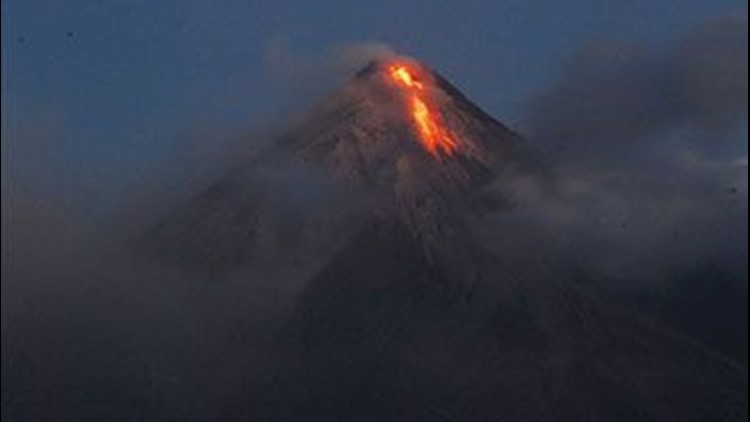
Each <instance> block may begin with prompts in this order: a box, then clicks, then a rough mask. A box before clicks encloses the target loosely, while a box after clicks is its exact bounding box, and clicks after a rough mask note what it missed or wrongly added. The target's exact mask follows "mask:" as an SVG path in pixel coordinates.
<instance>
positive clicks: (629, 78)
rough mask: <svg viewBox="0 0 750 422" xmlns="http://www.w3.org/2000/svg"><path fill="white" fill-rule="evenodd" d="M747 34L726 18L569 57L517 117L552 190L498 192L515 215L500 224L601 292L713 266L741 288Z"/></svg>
mask: <svg viewBox="0 0 750 422" xmlns="http://www.w3.org/2000/svg"><path fill="white" fill-rule="evenodd" d="M747 33H748V29H747V16H746V14H743V15H731V16H728V17H724V18H721V19H717V20H714V21H711V22H709V23H707V24H704V25H701V26H700V27H698V28H697V29H695V30H693V31H691V32H690V33H689V34H687V35H686V36H685V37H683V38H682V39H681V40H680V41H679V42H678V43H676V45H674V46H672V47H670V48H667V49H665V50H662V51H657V50H653V49H650V48H648V47H647V46H639V45H634V44H627V43H622V42H604V41H598V42H596V43H590V44H589V45H588V46H586V47H585V48H584V49H583V50H581V51H579V52H577V53H576V54H574V55H573V57H572V58H571V60H570V64H569V65H568V67H567V68H566V70H565V71H564V72H563V75H562V77H561V78H560V79H559V80H558V81H557V82H556V83H555V84H554V85H553V86H552V87H551V88H550V89H549V90H548V91H547V92H544V93H542V94H540V95H538V96H537V97H536V98H535V99H534V100H533V101H532V102H531V106H530V108H529V113H528V122H529V128H530V135H531V136H530V138H531V141H532V142H534V143H535V144H536V145H537V146H538V147H539V148H540V149H541V150H543V151H545V152H546V153H547V154H548V158H549V161H550V162H551V163H553V164H552V167H553V168H552V170H551V176H550V177H551V179H552V186H553V187H552V188H551V190H550V189H547V190H540V189H539V185H540V183H539V181H538V180H536V181H533V180H532V181H529V180H521V181H517V182H516V183H515V184H514V186H512V187H506V189H507V190H509V191H510V192H511V193H510V194H511V195H512V196H513V197H514V199H515V201H517V202H518V203H519V206H518V208H517V211H513V212H511V213H510V214H509V215H508V216H502V218H501V219H500V220H501V221H503V219H510V220H513V219H521V220H525V221H526V222H527V223H528V226H529V230H527V232H533V230H531V229H530V228H531V227H536V230H537V231H541V233H542V236H544V237H548V238H549V239H551V241H550V240H548V241H547V244H550V245H556V247H555V250H553V251H549V253H550V254H552V255H554V256H556V257H565V258H566V259H567V260H569V261H573V262H575V263H576V264H577V265H579V266H582V267H586V268H588V269H589V270H594V271H596V272H597V273H601V274H603V275H605V276H608V277H609V278H612V279H618V280H628V282H629V283H633V284H639V283H634V280H640V281H641V283H640V285H642V284H643V283H644V282H645V283H646V284H653V283H656V284H659V283H660V282H663V280H665V279H667V278H668V274H670V272H674V271H677V269H684V268H688V267H690V266H700V265H704V264H706V263H707V262H721V264H722V265H726V266H728V267H729V268H731V270H732V272H733V273H735V274H738V275H740V278H741V279H745V280H746V278H747V263H746V260H745V258H744V257H745V256H746V253H747V175H748V173H747V170H748V169H747V152H746V151H747V150H746V148H747V147H746V142H747V140H746V139H742V136H741V135H740V134H738V133H737V132H738V130H740V129H741V126H742V125H743V123H744V124H746V121H747V117H746V116H747V87H748V83H747ZM743 144H744V145H745V146H744V148H743V146H742V145H743ZM547 182H549V180H548V181H547ZM542 185H544V186H547V187H548V188H549V186H550V185H549V183H542ZM506 223H507V221H504V222H503V226H504V225H505V224H506ZM558 239H560V240H559V241H558ZM601 274H600V275H601ZM660 280H661V281H660Z"/></svg>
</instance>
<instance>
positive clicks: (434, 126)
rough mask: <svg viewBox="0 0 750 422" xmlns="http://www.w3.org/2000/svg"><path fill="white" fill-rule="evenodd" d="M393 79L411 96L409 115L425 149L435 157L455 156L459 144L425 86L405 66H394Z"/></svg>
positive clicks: (392, 70) (392, 68) (392, 69)
mask: <svg viewBox="0 0 750 422" xmlns="http://www.w3.org/2000/svg"><path fill="white" fill-rule="evenodd" d="M391 78H392V79H393V80H394V81H395V82H397V83H398V84H399V85H400V86H401V87H402V88H403V89H404V90H405V92H406V93H407V94H408V95H409V98H410V101H409V104H408V106H409V113H410V114H411V118H412V120H413V121H414V126H415V128H416V131H417V134H418V135H419V140H420V142H421V143H422V145H423V146H424V148H425V149H426V150H427V151H428V152H429V153H430V154H432V155H433V156H435V157H439V156H440V154H441V153H442V154H444V155H446V156H451V155H453V153H454V152H455V151H456V149H457V148H458V143H457V142H456V141H455V140H454V139H453V137H452V136H451V134H450V132H449V131H448V129H446V128H445V124H444V123H443V119H442V117H441V116H440V113H439V112H437V111H436V108H435V107H432V106H431V105H430V102H429V98H428V95H427V93H426V92H425V90H424V85H423V84H422V83H421V82H420V81H419V80H417V79H416V78H415V77H414V75H413V74H412V72H410V71H409V69H408V68H407V67H406V66H404V65H394V66H392V67H391Z"/></svg>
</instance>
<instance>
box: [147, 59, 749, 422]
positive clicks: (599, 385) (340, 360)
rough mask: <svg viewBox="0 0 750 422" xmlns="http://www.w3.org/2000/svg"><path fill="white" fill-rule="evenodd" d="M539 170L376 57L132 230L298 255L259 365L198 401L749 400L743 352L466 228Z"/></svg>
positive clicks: (650, 407)
mask: <svg viewBox="0 0 750 422" xmlns="http://www.w3.org/2000/svg"><path fill="white" fill-rule="evenodd" d="M268 169H272V170H270V171H269V170H268ZM301 169H306V170H304V171H303V170H301ZM534 171H535V169H534V165H533V164H532V160H531V158H530V157H529V156H528V155H527V154H526V153H525V148H524V146H523V142H522V140H521V138H520V137H519V136H518V135H517V134H516V133H514V132H513V131H511V130H509V129H508V128H507V127H505V126H504V125H502V124H501V123H499V122H497V121H496V120H495V119H493V118H492V117H490V116H488V115H487V114H486V113H484V112H483V111H482V110H480V109H479V108H478V107H477V106H476V105H474V104H473V103H472V102H471V101H470V100H468V99H467V98H466V97H465V96H464V95H462V94H461V93H460V92H459V91H458V90H457V89H456V88H454V87H453V86H452V85H451V84H450V83H449V82H448V81H446V80H445V79H444V78H442V77H441V76H439V75H438V74H437V73H435V72H433V71H432V70H430V69H428V68H427V67H426V66H424V65H422V64H420V63H417V62H415V61H412V60H409V59H393V60H384V61H376V62H373V63H372V64H370V65H369V66H367V67H366V68H365V69H363V70H362V71H361V72H359V73H358V74H357V75H356V76H355V77H354V78H353V79H352V80H351V81H350V82H349V83H348V84H346V85H344V86H343V87H342V88H340V89H339V90H337V91H335V92H334V93H333V94H332V95H330V96H329V97H328V98H326V99H325V100H324V101H323V102H322V103H320V104H319V105H318V106H317V107H315V108H314V109H313V110H312V111H311V112H310V113H309V114H308V115H307V116H306V117H305V118H304V119H302V120H301V121H300V122H299V123H298V124H296V125H295V126H294V127H293V128H292V129H291V130H289V131H288V132H287V133H286V134H285V135H284V136H282V137H281V139H279V141H278V142H277V143H276V144H274V145H273V147H272V148H270V149H269V151H267V153H265V154H263V155H261V156H260V157H259V158H257V159H255V160H254V161H249V162H246V163H242V164H241V165H238V166H237V167H236V168H235V169H233V170H232V171H231V172H230V173H229V175H228V176H227V177H226V178H224V179H223V180H221V181H219V182H217V183H216V184H215V185H214V186H212V187H211V188H209V189H208V190H206V191H205V192H204V193H203V194H201V195H199V196H197V197H196V198H194V199H193V200H192V201H191V202H189V203H188V204H187V205H186V206H184V207H183V208H179V209H177V210H175V212H174V213H173V214H172V215H171V216H169V217H168V218H167V219H165V220H164V221H163V222H162V223H161V224H159V225H157V226H155V227H154V228H153V229H152V230H150V231H149V233H148V234H147V235H146V236H145V237H144V239H142V240H141V242H142V243H141V244H142V245H144V249H146V250H148V251H149V253H150V255H151V256H152V257H158V258H159V259H164V258H167V259H169V260H171V261H172V262H177V263H179V265H181V266H185V267H188V268H191V269H193V270H194V271H206V272H207V273H208V274H213V275H216V276H217V277H219V275H220V274H224V273H227V272H231V271H233V270H234V269H236V268H239V267H242V266H254V265H255V266H263V265H265V266H271V267H273V266H286V265H297V264H298V263H299V262H300V260H302V261H305V262H306V263H307V264H305V265H307V266H306V267H305V268H306V269H305V271H301V272H300V273H299V274H300V275H299V277H300V278H301V280H300V284H301V285H302V286H303V288H302V291H301V293H300V294H299V295H298V296H297V298H296V301H295V305H294V307H293V309H292V310H291V312H290V313H289V315H288V317H287V318H286V322H285V323H284V324H283V326H282V327H281V328H280V329H279V330H278V332H277V333H276V336H275V339H274V341H273V342H272V343H273V346H269V347H270V348H271V351H270V352H269V358H268V360H267V362H264V363H263V364H262V366H263V367H264V369H263V370H262V371H258V370H253V371H248V372H247V373H248V375H247V376H242V375H241V376H239V377H238V380H237V381H236V382H235V383H234V384H232V385H222V386H220V387H219V388H217V393H216V394H215V397H212V398H211V399H207V400H206V402H207V404H206V409H204V412H205V413H204V414H203V416H204V417H206V418H207V419H212V418H216V417H217V415H220V418H221V420H321V421H323V420H325V421H331V420H346V421H369V420H372V421H382V420H405V421H406V420H409V421H422V420H424V421H435V420H445V421H504V420H508V421H567V420H570V421H603V420H607V421H619V420H622V421H631V420H638V421H641V420H654V421H665V420H675V421H678V420H679V421H707V420H729V421H731V420H738V421H739V420H746V419H747V376H746V370H745V369H744V368H742V367H740V366H738V365H736V364H734V363H733V362H731V361H729V360H726V359H724V358H722V357H721V356H718V355H716V354H714V353H712V352H711V351H710V350H707V349H706V348H704V347H702V346H701V345H699V344H696V343H694V342H692V341H690V340H689V339H687V338H683V337H681V336H680V335H678V334H675V333H673V332H670V331H669V330H668V329H666V328H664V327H661V326H660V325H659V324H657V323H654V322H652V321H650V320H648V319H647V318H644V317H643V316H640V315H638V314H636V313H635V312H633V311H631V310H629V309H625V308H623V307H621V306H620V305H618V304H617V303H616V301H614V300H611V299H610V298H608V297H607V294H606V293H603V292H600V291H599V290H598V289H597V287H596V286H595V283H591V282H588V281H587V280H585V277H581V276H580V275H579V274H575V273H573V272H570V273H568V272H563V271H560V269H559V267H557V266H555V265H552V264H550V263H549V262H548V261H547V260H546V259H545V257H544V256H536V255H535V254H534V251H528V252H527V253H525V254H523V256H522V258H521V259H518V257H517V256H515V257H513V258H512V259H511V258H509V257H507V256H504V255H503V254H502V253H500V252H497V251H494V250H493V248H492V247H491V246H488V245H486V244H483V243H482V242H480V241H478V240H477V238H478V237H479V236H478V231H481V230H482V228H481V217H482V215H483V214H484V213H487V212H488V211H497V210H498V209H502V207H506V206H510V205H509V204H508V201H507V200H505V198H503V197H502V196H501V195H497V194H488V193H487V190H486V187H487V186H489V185H490V184H496V183H497V182H498V181H503V180H510V179H512V178H514V177H516V176H517V175H519V174H525V173H528V172H532V173H533V172H534ZM269 173H270V174H272V175H274V176H273V177H269V176H268V174H269ZM290 173H294V174H302V175H303V176H302V177H298V178H295V179H293V181H292V183H291V184H292V185H293V188H292V189H291V192H292V196H294V195H299V194H300V192H303V193H310V191H315V192H316V195H315V198H316V199H315V200H314V201H312V203H313V204H314V205H310V204H311V203H310V202H304V201H303V202H302V204H303V205H302V207H309V208H310V209H305V211H306V212H303V213H300V212H299V211H300V210H299V209H294V210H291V211H290V209H289V208H295V207H297V208H298V207H299V206H300V205H299V204H300V203H299V202H294V201H291V204H292V206H291V207H290V206H289V204H288V203H285V202H284V201H283V198H280V197H284V196H285V195H290V193H289V192H290V191H289V190H280V189H278V185H277V184H276V183H275V182H277V181H278V179H279V175H288V174H290ZM281 178H282V179H283V177H281ZM259 179H262V180H264V182H263V183H258V180H259ZM269 179H270V180H272V181H273V182H270V183H269V182H268V180H269ZM313 180H317V181H318V182H311V181H313ZM321 186H325V189H323V188H321ZM319 188H320V189H319ZM321 191H325V194H320V195H317V193H319V192H321ZM313 208H314V210H313ZM311 214H312V215H314V217H310V215H311ZM293 263H294V264H293ZM250 373H252V374H253V375H249V374H250ZM259 373H260V374H261V375H258V374H259ZM240 374H242V372H241V371H240Z"/></svg>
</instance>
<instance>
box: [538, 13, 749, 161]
mask: <svg viewBox="0 0 750 422" xmlns="http://www.w3.org/2000/svg"><path fill="white" fill-rule="evenodd" d="M747 28H748V26H747V15H746V14H744V15H739V14H738V15H730V16H727V17H723V18H720V19H716V20H713V21H711V22H708V23H706V24H704V25H701V26H699V27H698V28H696V29H694V30H693V31H691V32H690V33H689V34H687V35H686V36H685V37H683V38H682V40H681V41H680V42H679V43H677V44H676V45H674V46H672V47H670V48H668V49H666V50H663V51H660V50H655V49H653V48H650V47H649V46H644V45H638V44H633V43H625V42H618V41H602V40H599V41H595V42H591V43H589V44H588V45H586V46H585V47H584V48H582V49H581V50H580V51H578V52H577V53H576V54H575V55H574V56H573V58H572V59H571V60H570V63H569V64H568V67H567V68H566V70H565V71H564V73H563V75H562V77H561V78H560V79H559V80H558V81H557V83H555V84H554V85H553V86H552V87H551V89H549V90H547V91H546V92H543V93H541V94H540V95H538V96H537V97H536V98H534V99H533V100H532V101H531V103H530V106H529V110H528V113H527V123H528V127H529V129H530V133H529V135H530V136H531V137H532V138H533V139H534V140H536V141H537V142H540V143H542V144H543V145H544V146H545V147H547V148H549V149H550V150H553V151H555V153H557V154H563V155H566V156H568V155H573V156H577V157H578V158H585V159H587V160H599V159H601V158H602V157H605V156H610V155H621V154H628V155H630V154H639V153H640V152H641V151H642V145H641V144H643V143H652V142H653V139H652V138H653V137H654V136H661V135H662V134H663V133H664V132H669V131H674V130H680V129H688V130H698V131H703V132H704V133H703V134H702V137H703V138H704V139H715V138H716V136H714V135H715V134H716V133H720V134H726V132H730V131H731V130H733V129H735V128H736V126H737V125H738V123H739V122H740V121H741V120H742V118H743V116H746V115H747V91H748V82H747V72H748V67H747V66H748V65H747V59H748V55H747V48H748V44H747V36H748V29H747Z"/></svg>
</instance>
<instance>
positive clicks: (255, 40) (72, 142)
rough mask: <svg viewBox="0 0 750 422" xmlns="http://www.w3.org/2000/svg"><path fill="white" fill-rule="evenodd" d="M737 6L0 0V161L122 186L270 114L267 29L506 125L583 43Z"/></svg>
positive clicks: (27, 171) (658, 38)
mask: <svg viewBox="0 0 750 422" xmlns="http://www.w3.org/2000/svg"><path fill="white" fill-rule="evenodd" d="M743 8H746V2H745V1H744V0H628V1H622V0H569V1H559V0H537V1H529V0H507V1H498V0H494V1H463V2H462V1H454V0H450V1H448V0H432V1H411V2H404V1H377V2H376V1H373V2H360V1H356V2H355V1H334V0H325V1H316V2H311V1H297V2H289V1H278V0H276V1H226V0H221V1H219V0H217V1H210V2H208V1H197V0H166V1H158V2H157V1H151V0H133V1H114V0H99V1H89V0H69V1H59V0H23V1H20V0H17V1H13V0H9V1H5V2H3V4H2V35H3V37H2V54H3V94H2V105H3V152H4V154H3V156H4V157H6V158H4V160H3V161H4V163H7V161H8V160H11V161H12V162H13V163H14V164H15V166H16V167H17V168H18V167H20V169H17V170H18V171H17V173H16V172H13V173H11V174H15V175H16V177H18V178H19V180H20V181H21V182H24V183H26V184H27V185H29V186H33V185H34V183H37V184H41V185H44V186H46V188H59V187H61V186H68V187H69V186H75V187H76V188H77V189H80V190H83V191H85V192H86V194H93V195H94V196H96V195H100V194H102V193H104V192H123V191H125V190H126V189H127V188H128V187H129V186H130V185H132V184H133V183H134V182H136V181H138V180H139V177H141V176H142V175H143V174H146V173H148V172H149V171H151V170H153V169H154V168H158V167H159V166H160V165H162V164H163V163H165V162H166V161H165V160H167V159H170V158H171V157H173V156H175V155H179V154H181V153H182V152H181V151H183V150H184V148H185V145H186V143H188V142H193V138H194V137H195V133H196V132H199V131H200V129H201V128H204V127H222V126H224V127H227V126H231V125H241V124H242V125H252V124H254V123H255V122H258V121H259V120H262V119H263V116H268V115H273V111H274V110H275V109H277V108H278V107H279V104H280V103H279V101H278V98H275V97H274V95H275V94H277V90H275V89H272V87H271V85H273V84H272V83H271V82H270V81H269V71H268V69H267V65H266V64H265V57H267V53H268V50H269V48H270V46H272V45H274V43H279V42H283V43H284V45H286V46H288V49H289V50H290V53H288V54H293V55H298V56H300V57H303V58H304V57H316V56H321V55H324V54H325V53H326V51H328V50H330V49H331V48H335V47H336V46H338V45H341V44H345V43H353V42H373V41H376V42H382V43H385V44H388V45H390V46H391V47H393V48H394V49H395V50H396V51H397V52H401V53H405V54H409V55H413V56H415V57H416V58H418V59H421V60H423V61H425V62H426V63H428V64H430V65H432V66H433V67H434V68H436V69H437V70H439V71H440V72H441V73H442V74H444V75H445V76H447V77H448V78H449V79H451V80H452V81H453V82H455V83H456V85H458V86H459V87H460V88H461V89H462V90H463V91H464V92H465V93H466V94H467V95H469V96H470V97H472V98H473V99H474V100H475V101H476V102H477V103H479V104H480V105H481V106H483V107H484V108H485V109H486V110H487V111H489V112H490V113H491V114H493V115H495V116H496V117H498V118H500V119H501V120H504V121H506V122H508V123H509V124H510V125H512V126H520V125H521V124H522V115H523V112H522V111H523V109H524V105H525V104H526V102H527V101H528V99H529V98H530V97H531V96H532V95H534V94H535V93H537V92H539V91H541V90H543V89H544V88H545V87H547V86H548V85H549V84H551V83H552V81H554V80H556V79H557V78H559V76H560V73H561V69H562V68H563V67H564V65H565V63H566V60H567V59H568V58H569V57H570V56H571V54H572V53H573V52H574V51H575V50H576V49H577V48H578V47H580V46H581V45H583V44H585V43H586V42H589V41H591V40H597V39H618V40H626V41H633V42H637V43H641V44H646V45H649V46H653V47H654V48H660V47H661V46H664V45H667V44H669V43H671V42H673V41H674V40H676V39H678V38H679V37H680V36H682V35H683V34H684V33H685V32H687V31H688V30H689V29H690V28H693V27H694V26H695V25H696V24H698V23H699V22H701V21H704V20H705V19H707V18H711V17H714V16H720V15H723V14H726V13H730V12H736V11H737V10H743ZM302 60H304V59H302ZM14 157H17V158H18V160H17V161H13V160H14ZM6 174H8V173H6Z"/></svg>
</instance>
